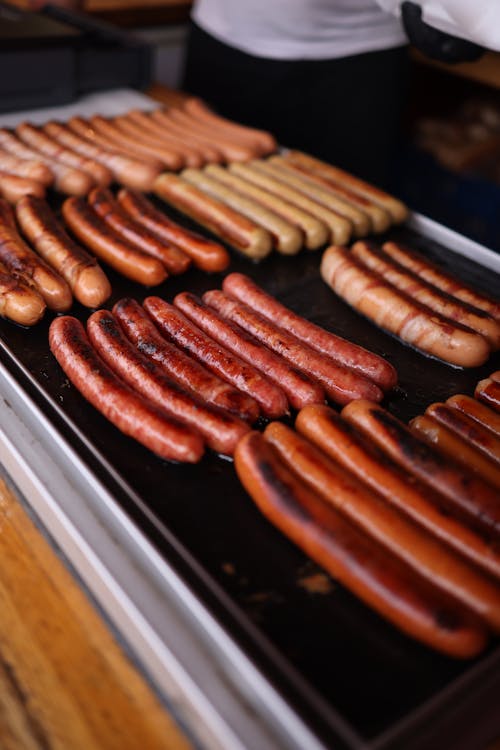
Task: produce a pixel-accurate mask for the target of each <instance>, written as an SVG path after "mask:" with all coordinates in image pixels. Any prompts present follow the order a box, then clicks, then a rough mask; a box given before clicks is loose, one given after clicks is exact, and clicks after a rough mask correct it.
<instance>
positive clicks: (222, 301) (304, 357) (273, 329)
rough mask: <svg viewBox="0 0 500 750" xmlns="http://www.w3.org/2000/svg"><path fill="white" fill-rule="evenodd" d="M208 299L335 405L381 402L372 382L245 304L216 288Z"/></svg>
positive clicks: (225, 316)
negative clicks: (359, 400)
mask: <svg viewBox="0 0 500 750" xmlns="http://www.w3.org/2000/svg"><path fill="white" fill-rule="evenodd" d="M205 300H206V301H207V302H208V303H209V304H210V306H211V307H213V308H214V309H215V310H217V312H218V313H220V315H222V316H223V317H224V318H227V319H228V320H231V321H232V322H233V323H236V325H238V326H240V327H241V328H243V329H244V330H245V331H247V333H249V334H251V335H252V336H254V337H255V338H256V339H258V340H259V341H260V342H262V343H263V344H264V345H265V346H267V347H269V349H271V350H272V351H274V352H276V353H277V354H279V355H281V356H282V357H284V359H286V360H287V362H289V363H290V364H291V365H292V366H293V367H296V368H298V369H299V370H301V371H302V372H304V373H305V374H306V375H309V376H310V377H312V378H315V379H316V380H318V381H319V383H321V385H322V386H323V388H324V389H325V391H326V393H327V395H328V397H329V398H331V399H332V400H333V401H335V402H336V403H338V404H347V403H348V402H349V401H351V400H352V399H353V398H367V397H368V398H371V399H373V400H374V401H381V400H382V398H383V393H382V391H381V390H380V388H379V387H378V385H376V384H375V383H373V382H372V381H371V380H368V379H367V378H364V377H362V376H361V375H358V374H357V373H355V372H353V371H352V370H348V369H347V368H346V367H342V366H341V365H339V364H337V363H336V362H334V361H333V360H331V359H330V358H329V357H326V356H325V355H324V354H321V353H320V352H317V351H316V350H315V349H311V347H309V346H308V345H307V344H304V343H303V342H302V341H300V340H299V339H297V338H296V337H295V336H293V335H292V334H290V333H288V332H287V331H286V330H285V329H284V328H280V327H279V326H276V325H274V323H271V321H270V320H268V319H267V318H264V316H263V315H260V314H259V313H256V312H255V311H254V310H253V309H252V308H251V307H248V305H245V304H244V303H243V302H237V301H236V300H234V299H233V298H231V297H228V295H226V294H224V292H220V291H219V290H217V289H213V290H212V291H210V292H209V293H207V294H206V295H205Z"/></svg>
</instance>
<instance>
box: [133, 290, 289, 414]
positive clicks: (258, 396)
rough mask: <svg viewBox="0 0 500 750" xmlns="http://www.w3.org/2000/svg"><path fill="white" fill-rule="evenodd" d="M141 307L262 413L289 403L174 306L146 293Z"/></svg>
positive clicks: (279, 410) (278, 410) (280, 410)
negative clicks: (252, 401)
mask: <svg viewBox="0 0 500 750" xmlns="http://www.w3.org/2000/svg"><path fill="white" fill-rule="evenodd" d="M144 308H145V310H146V312H147V313H148V315H150V316H151V318H152V319H153V321H154V322H155V324H156V325H157V326H158V328H159V329H160V331H161V332H162V334H163V335H164V336H166V337H167V338H168V339H169V340H170V341H172V342H173V343H175V344H177V346H180V347H181V348H182V349H184V351H186V352H188V353H189V354H191V355H192V356H193V357H195V358H196V359H197V360H198V361H199V362H201V363H202V364H204V365H205V366H206V367H208V369H209V370H211V371H212V372H215V374H216V375H218V376H219V377H221V378H224V380H226V381H227V382H228V383H231V384H232V385H234V386H235V387H236V388H238V389H239V390H240V391H243V392H244V393H247V394H248V395H249V396H252V398H254V399H255V400H256V401H257V403H258V404H259V406H260V408H261V409H262V412H263V413H264V414H265V415H267V416H269V417H274V416H282V415H283V414H285V413H286V411H287V407H288V404H287V401H286V398H285V394H284V393H283V391H282V390H281V389H280V388H277V387H276V386H275V385H274V383H271V381H270V380H268V379H267V378H265V377H264V376H263V375H262V374H261V373H260V372H259V371H258V370H256V369H255V367H252V366H251V365H249V364H247V363H246V362H244V361H243V360H242V359H240V358H239V357H236V356H235V355H234V354H231V352H229V351H228V350H227V349H225V348H224V347H222V346H220V344H217V343H216V342H215V341H214V340H213V339H211V338H210V337H209V336H207V335H206V334H205V333H203V331H201V330H200V329H199V328H198V327H197V326H195V325H194V323H191V321H189V320H188V319H187V318H186V317H185V315H183V314H182V313H181V312H180V310H178V309H177V308H176V307H174V306H173V305H169V304H168V303H167V302H165V301H164V300H162V299H160V298H159V297H148V298H147V299H145V300H144Z"/></svg>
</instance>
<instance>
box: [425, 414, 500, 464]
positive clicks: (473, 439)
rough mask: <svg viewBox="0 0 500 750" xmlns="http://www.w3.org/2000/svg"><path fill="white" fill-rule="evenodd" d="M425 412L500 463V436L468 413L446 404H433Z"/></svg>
mask: <svg viewBox="0 0 500 750" xmlns="http://www.w3.org/2000/svg"><path fill="white" fill-rule="evenodd" d="M425 413H426V414H427V415H428V416H429V417H432V418H433V419H435V420H436V421H437V422H440V424H442V425H444V426H445V427H446V428H447V429H449V430H451V431H452V432H454V433H455V434H456V435H458V436H459V437H461V438H463V439H464V440H465V441H466V442H467V443H468V444H470V445H472V446H473V447H474V448H476V449H477V450H478V451H480V452H481V453H483V454H484V455H485V456H487V458H489V459H491V460H492V461H495V462H496V463H500V437H497V436H496V435H494V434H493V433H492V432H491V430H489V429H488V428H487V427H484V426H482V425H481V424H479V422H476V421H475V420H474V419H470V418H469V417H468V416H467V415H466V414H463V413H462V412H460V411H458V409H454V408H453V407H452V406H449V405H448V403H446V404H431V405H430V406H428V407H427V409H426V410H425Z"/></svg>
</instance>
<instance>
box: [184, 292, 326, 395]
mask: <svg viewBox="0 0 500 750" xmlns="http://www.w3.org/2000/svg"><path fill="white" fill-rule="evenodd" d="M204 300H206V302H207V304H205V302H202V301H201V300H200V299H198V297H195V295H194V294H189V292H183V293H182V294H178V295H177V296H176V297H175V299H174V304H175V306H176V307H178V308H179V309H180V310H181V311H182V312H183V313H184V315H186V316H187V317H188V318H189V319H190V320H192V321H193V323H195V324H196V325H197V326H198V327H199V328H201V329H202V330H203V331H205V333H206V334H208V335H209V336H210V337H211V338H212V339H214V340H215V341H217V342H218V343H219V344H221V345H222V346H224V347H225V348H226V349H229V351H231V352H233V353H234V354H236V355H237V356H238V357H241V359H244V360H245V362H249V363H250V364H251V365H253V366H254V367H256V368H257V369H258V370H260V372H262V373H263V374H264V375H265V376H266V377H267V378H269V380H271V381H272V382H273V383H274V384H275V385H277V386H278V387H279V388H281V390H282V391H283V392H284V394H285V396H286V397H287V399H288V401H289V403H290V404H291V406H293V408H294V409H300V408H301V407H302V406H304V405H305V404H308V403H309V404H312V403H321V402H323V401H324V400H325V392H324V390H323V388H322V387H321V386H320V385H319V383H317V382H316V381H313V380H311V379H310V378H308V377H307V376H305V375H304V374H303V373H302V372H300V370H297V369H295V368H293V367H291V366H290V365H289V364H288V362H287V361H286V360H284V359H283V358H282V357H280V356H278V355H277V354H274V352H271V351H269V350H268V349H267V347H264V346H262V345H261V344H260V343H259V342H258V341H256V340H255V339H254V338H253V337H252V336H249V335H248V333H246V332H245V331H244V330H243V329H242V328H240V327H239V326H237V325H235V324H234V323H231V322H230V321H228V320H225V319H224V318H223V317H222V316H220V315H218V314H217V313H216V312H215V311H214V310H213V309H212V308H211V307H210V306H209V305H210V292H207V294H206V295H205V296H204Z"/></svg>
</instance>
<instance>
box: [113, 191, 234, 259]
mask: <svg viewBox="0 0 500 750" xmlns="http://www.w3.org/2000/svg"><path fill="white" fill-rule="evenodd" d="M118 203H119V204H120V206H121V207H122V208H123V210H124V211H126V212H127V214H128V215H129V216H130V217H131V218H132V219H134V221H136V222H137V223H138V224H142V225H143V226H144V227H146V229H149V230H150V231H151V232H154V234H156V235H158V237H161V238H162V239H163V240H165V241H166V242H170V243H172V244H173V245H176V246H177V247H179V248H180V249H181V250H182V251H183V252H185V253H186V255H189V257H190V258H191V260H192V261H193V263H194V265H195V266H197V268H201V269H202V270H203V271H209V272H215V271H224V270H225V269H226V268H227V266H228V265H229V253H228V252H227V250H226V248H225V247H222V245H219V244H218V243H217V242H213V241H212V240H208V239H207V238H206V237H202V235H201V234H197V233H196V232H191V231H190V230H189V229H185V228H184V227H181V226H180V225H179V224H176V223H175V222H174V221H171V220H170V219H169V218H167V217H166V216H165V214H164V213H162V212H161V211H158V209H157V208H155V206H154V205H153V204H152V203H151V201H149V200H148V199H147V198H146V197H145V196H144V195H141V194H140V193H137V192H133V191H131V190H125V189H123V190H120V192H119V193H118Z"/></svg>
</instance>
